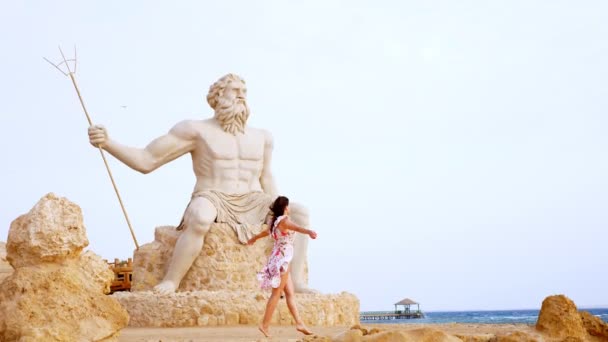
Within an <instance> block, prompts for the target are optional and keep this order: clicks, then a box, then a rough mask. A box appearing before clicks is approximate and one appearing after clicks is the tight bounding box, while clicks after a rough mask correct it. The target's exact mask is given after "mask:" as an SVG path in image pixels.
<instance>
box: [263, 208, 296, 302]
mask: <svg viewBox="0 0 608 342" xmlns="http://www.w3.org/2000/svg"><path fill="white" fill-rule="evenodd" d="M285 218H287V216H279V217H277V219H276V220H275V221H274V225H273V229H272V233H271V234H270V236H272V238H273V239H274V247H273V248H272V253H271V254H270V258H268V262H267V263H266V265H264V268H263V269H262V271H260V272H258V275H257V277H258V280H259V281H260V285H261V287H262V289H265V290H269V289H272V288H277V287H279V285H280V284H281V274H283V273H285V272H286V271H287V269H288V266H289V263H290V262H291V259H293V241H294V238H295V232H294V231H291V230H288V231H287V232H282V231H281V230H280V229H279V228H277V227H278V226H279V223H280V222H281V221H282V220H283V219H285Z"/></svg>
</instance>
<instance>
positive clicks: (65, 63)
mask: <svg viewBox="0 0 608 342" xmlns="http://www.w3.org/2000/svg"><path fill="white" fill-rule="evenodd" d="M59 53H60V54H61V58H62V59H63V61H62V62H60V63H57V64H55V63H53V62H51V61H49V60H48V59H46V58H45V57H42V58H44V60H45V61H47V62H49V64H51V65H52V66H53V67H55V68H56V69H57V70H59V72H61V73H62V74H63V75H64V76H69V77H70V79H71V80H72V84H73V85H74V89H76V93H77V94H78V99H79V100H80V104H81V105H82V110H84V114H85V115H86V117H87V121H88V122H89V126H92V125H93V121H92V120H91V117H90V116H89V112H88V111H87V108H86V106H85V105H84V100H83V99H82V95H80V89H78V84H77V83H76V76H75V74H76V66H77V65H78V61H77V58H76V46H74V58H72V59H67V58H65V54H64V53H63V50H61V46H60V47H59ZM69 62H74V70H73V71H72V69H71V68H70V63H69ZM62 66H65V68H66V69H67V72H66V71H64V70H63V69H62ZM97 148H98V149H99V152H100V153H101V158H102V159H103V163H104V164H105V165H106V170H107V171H108V175H109V176H110V181H112V186H113V187H114V192H116V196H117V197H118V202H119V203H120V207H121V208H122V212H123V214H124V216H125V219H126V220H127V225H128V226H129V230H130V231H131V237H133V242H135V248H136V249H139V244H138V243H137V239H136V238H135V233H134V232H133V227H132V226H131V221H130V220H129V216H128V215H127V210H126V209H125V206H124V205H123V203H122V198H120V193H119V192H118V187H117V186H116V182H114V177H113V176H112V171H110V165H108V161H107V160H106V156H105V154H104V152H103V149H102V148H101V146H97Z"/></svg>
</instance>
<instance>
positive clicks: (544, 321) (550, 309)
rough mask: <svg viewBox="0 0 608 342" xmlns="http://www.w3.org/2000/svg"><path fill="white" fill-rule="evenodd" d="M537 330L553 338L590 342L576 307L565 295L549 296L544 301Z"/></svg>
mask: <svg viewBox="0 0 608 342" xmlns="http://www.w3.org/2000/svg"><path fill="white" fill-rule="evenodd" d="M536 330H538V331H540V332H542V333H544V334H545V335H547V336H548V337H551V338H559V339H565V338H569V339H571V340H572V341H588V334H587V330H586V329H585V326H584V325H583V319H582V318H581V316H580V314H579V313H578V310H577V309H576V305H575V304H574V302H573V301H572V300H570V299H569V298H568V297H566V296H564V295H555V296H549V297H547V298H545V300H543V304H542V306H541V309H540V313H539V315H538V321H537V322H536Z"/></svg>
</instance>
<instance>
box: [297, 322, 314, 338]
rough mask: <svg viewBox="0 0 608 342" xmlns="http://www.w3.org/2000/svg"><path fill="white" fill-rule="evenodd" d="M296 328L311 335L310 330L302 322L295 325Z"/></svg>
mask: <svg viewBox="0 0 608 342" xmlns="http://www.w3.org/2000/svg"><path fill="white" fill-rule="evenodd" d="M296 330H297V331H299V332H301V333H302V334H304V335H312V331H310V330H308V328H307V327H306V326H305V325H304V324H298V325H296Z"/></svg>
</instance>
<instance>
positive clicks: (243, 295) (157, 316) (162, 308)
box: [112, 291, 359, 327]
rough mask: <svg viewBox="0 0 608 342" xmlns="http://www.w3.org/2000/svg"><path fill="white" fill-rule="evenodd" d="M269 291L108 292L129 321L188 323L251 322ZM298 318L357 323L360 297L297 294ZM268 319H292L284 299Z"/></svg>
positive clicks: (259, 318)
mask: <svg viewBox="0 0 608 342" xmlns="http://www.w3.org/2000/svg"><path fill="white" fill-rule="evenodd" d="M268 296H269V293H261V292H251V291H192V292H177V293H175V294H171V295H165V296H159V295H156V294H154V293H152V292H151V291H144V292H117V293H114V294H113V295H112V297H114V298H116V299H117V300H118V301H119V302H120V304H121V305H122V306H123V307H124V308H126V309H127V311H128V312H129V317H130V321H129V326H133V327H192V326H216V325H237V324H247V325H255V324H259V323H260V322H261V321H262V316H263V315H264V309H265V307H266V301H267V300H268ZM296 302H297V305H298V311H299V312H300V316H301V317H302V320H304V322H305V323H306V324H308V325H311V326H335V325H343V326H350V325H353V324H356V323H359V300H358V299H357V297H355V296H354V295H352V294H349V293H346V292H342V293H341V294H335V295H323V294H297V295H296ZM272 324H278V325H292V324H295V322H294V321H293V319H292V317H291V315H290V313H289V310H288V309H287V305H286V304H285V300H284V299H283V300H281V301H280V302H279V305H278V306H277V309H276V311H275V313H274V315H273V319H272Z"/></svg>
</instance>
